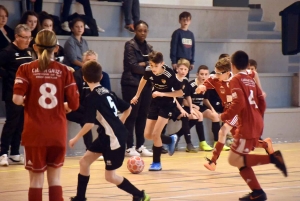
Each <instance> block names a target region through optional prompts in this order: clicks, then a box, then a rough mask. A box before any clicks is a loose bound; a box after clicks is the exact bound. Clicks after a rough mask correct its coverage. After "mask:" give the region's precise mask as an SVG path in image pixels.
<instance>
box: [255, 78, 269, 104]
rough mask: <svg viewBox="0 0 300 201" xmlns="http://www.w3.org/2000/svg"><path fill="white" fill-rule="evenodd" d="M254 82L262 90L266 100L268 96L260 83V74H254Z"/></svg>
mask: <svg viewBox="0 0 300 201" xmlns="http://www.w3.org/2000/svg"><path fill="white" fill-rule="evenodd" d="M254 81H255V82H256V84H257V86H258V87H259V88H260V89H261V91H262V94H263V97H264V98H266V96H267V94H266V93H265V92H264V90H263V88H262V86H261V82H260V79H259V76H258V73H254Z"/></svg>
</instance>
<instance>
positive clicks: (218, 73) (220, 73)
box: [215, 71, 228, 75]
mask: <svg viewBox="0 0 300 201" xmlns="http://www.w3.org/2000/svg"><path fill="white" fill-rule="evenodd" d="M227 72H228V71H223V72H215V74H216V75H223V74H224V73H227Z"/></svg>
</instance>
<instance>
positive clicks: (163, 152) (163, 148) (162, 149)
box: [161, 146, 168, 154]
mask: <svg viewBox="0 0 300 201" xmlns="http://www.w3.org/2000/svg"><path fill="white" fill-rule="evenodd" d="M161 153H162V154H166V153H168V150H166V149H165V147H164V146H162V147H161Z"/></svg>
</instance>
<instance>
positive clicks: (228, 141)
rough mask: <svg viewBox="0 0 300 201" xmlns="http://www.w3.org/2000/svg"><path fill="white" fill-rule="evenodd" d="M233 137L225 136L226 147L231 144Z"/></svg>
mask: <svg viewBox="0 0 300 201" xmlns="http://www.w3.org/2000/svg"><path fill="white" fill-rule="evenodd" d="M233 140H234V139H233V138H227V139H226V145H227V146H228V147H230V146H231V145H232V143H233Z"/></svg>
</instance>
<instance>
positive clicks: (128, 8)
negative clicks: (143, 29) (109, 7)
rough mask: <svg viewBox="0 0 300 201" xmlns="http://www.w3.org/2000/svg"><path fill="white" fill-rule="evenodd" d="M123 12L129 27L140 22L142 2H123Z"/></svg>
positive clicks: (135, 0) (131, 0)
mask: <svg viewBox="0 0 300 201" xmlns="http://www.w3.org/2000/svg"><path fill="white" fill-rule="evenodd" d="M123 12H124V18H125V24H126V25H129V24H132V20H133V23H136V22H138V21H139V20H140V1H139V0H123Z"/></svg>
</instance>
